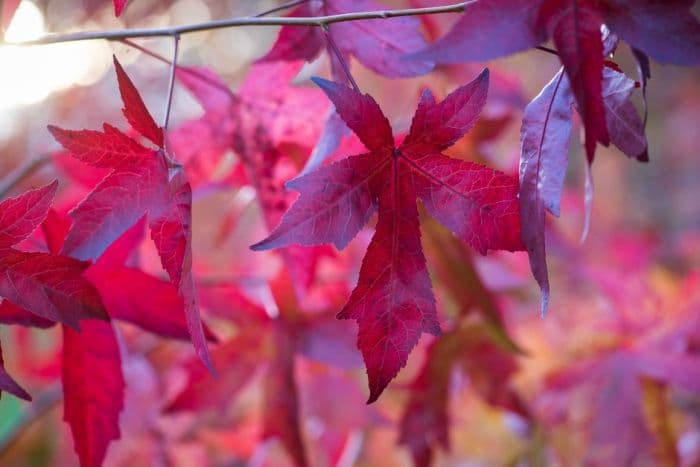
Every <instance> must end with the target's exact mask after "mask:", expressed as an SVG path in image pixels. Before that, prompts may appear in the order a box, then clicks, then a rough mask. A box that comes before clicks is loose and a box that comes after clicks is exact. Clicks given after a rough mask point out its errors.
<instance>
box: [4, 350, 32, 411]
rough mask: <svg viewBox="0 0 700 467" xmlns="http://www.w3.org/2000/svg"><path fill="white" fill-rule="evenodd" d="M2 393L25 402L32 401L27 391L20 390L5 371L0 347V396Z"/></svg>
mask: <svg viewBox="0 0 700 467" xmlns="http://www.w3.org/2000/svg"><path fill="white" fill-rule="evenodd" d="M2 391H6V392H9V393H10V394H12V395H13V396H15V397H19V398H20V399H24V400H26V401H31V400H32V396H30V395H29V394H28V393H27V391H25V390H24V389H22V387H21V386H20V385H19V384H17V382H16V381H15V380H14V379H12V376H10V375H9V374H8V373H7V371H5V366H4V362H3V359H2V347H0V395H2Z"/></svg>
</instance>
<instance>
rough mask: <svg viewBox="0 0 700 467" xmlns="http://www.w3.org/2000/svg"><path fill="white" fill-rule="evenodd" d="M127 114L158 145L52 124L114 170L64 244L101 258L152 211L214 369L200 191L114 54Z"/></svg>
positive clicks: (81, 155) (70, 251) (160, 245)
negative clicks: (202, 304)
mask: <svg viewBox="0 0 700 467" xmlns="http://www.w3.org/2000/svg"><path fill="white" fill-rule="evenodd" d="M114 66H115V69H116V73H117V79H118V82H119V92H120V94H121V97H122V101H123V103H124V109H123V112H124V116H125V117H126V119H127V120H128V122H129V124H130V125H131V126H132V128H133V129H134V130H136V131H137V132H138V133H139V134H141V135H142V136H144V137H145V138H147V139H149V140H150V141H151V142H153V143H154V144H155V145H156V146H158V147H157V148H155V149H153V148H150V147H146V146H143V145H142V144H141V143H140V142H138V141H136V140H135V139H133V138H131V137H129V136H127V135H126V134H124V133H122V132H121V131H120V130H118V129H117V128H115V127H113V126H111V125H108V124H104V125H103V131H93V130H80V131H72V130H63V129H60V128H57V127H54V126H49V131H50V132H51V134H52V135H53V136H54V138H56V140H57V141H58V142H59V143H61V145H62V146H63V147H64V148H65V149H66V150H67V151H68V152H69V153H70V154H71V155H72V156H73V157H75V158H76V159H78V160H80V161H82V162H84V163H86V164H88V165H91V166H93V167H98V168H106V169H111V172H110V173H109V174H108V175H107V176H106V177H105V178H104V179H103V180H102V181H101V182H100V183H99V184H98V185H97V186H96V187H95V188H94V189H93V190H92V191H91V192H90V194H89V195H88V196H87V197H86V198H85V199H84V200H83V201H82V202H81V203H80V204H79V205H78V206H77V207H76V208H75V209H73V210H72V211H71V212H70V213H69V215H70V217H71V219H72V220H73V224H72V226H71V228H70V230H69V231H68V235H67V237H66V240H65V243H64V245H63V249H62V252H63V253H64V254H67V255H71V256H74V257H76V258H79V259H97V258H99V257H100V255H102V253H103V252H104V251H105V250H106V249H107V247H108V246H109V245H111V244H112V243H113V242H114V241H116V240H117V239H118V238H119V237H120V236H121V235H122V234H123V233H124V232H126V231H127V230H128V229H129V228H130V227H131V226H133V225H134V224H136V222H137V221H139V219H141V218H142V217H143V216H144V215H147V217H148V219H149V225H150V228H151V236H152V238H153V240H154V242H155V244H156V247H157V249H158V253H159V255H160V258H161V263H162V265H163V268H164V269H165V270H166V271H167V273H168V275H169V276H170V280H171V282H172V284H173V285H174V286H175V287H176V288H177V290H178V293H179V294H180V296H181V297H182V299H183V300H184V302H185V307H184V312H185V318H186V322H187V328H188V330H189V333H190V336H191V339H192V343H193V345H194V348H195V351H196V352H197V355H199V357H200V358H201V360H202V362H204V364H205V365H206V366H207V367H208V368H209V369H210V370H211V371H213V366H212V364H211V358H210V357H209V351H208V348H207V345H206V338H205V336H204V330H203V326H202V321H201V317H200V314H199V307H198V305H197V297H196V293H195V289H194V280H193V277H192V272H191V269H192V242H191V235H192V233H191V203H192V192H191V189H190V185H189V183H188V182H187V180H186V178H185V176H184V174H183V173H182V172H181V171H177V172H176V173H175V174H174V175H173V176H170V173H169V169H168V166H169V157H168V155H167V154H166V151H165V148H164V146H163V145H164V135H163V129H162V128H160V127H159V126H158V125H157V124H156V123H155V121H154V120H153V117H152V116H151V114H150V113H149V112H148V109H147V108H146V106H145V105H144V103H143V100H142V98H141V96H140V95H139V93H138V91H137V89H136V87H135V86H134V84H133V83H132V82H131V80H130V79H129V77H128V76H127V74H126V73H125V72H124V70H123V69H122V67H121V65H120V64H119V62H118V61H117V59H116V57H114Z"/></svg>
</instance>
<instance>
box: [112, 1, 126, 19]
mask: <svg viewBox="0 0 700 467" xmlns="http://www.w3.org/2000/svg"><path fill="white" fill-rule="evenodd" d="M128 1H129V0H114V16H120V15H121V14H122V12H123V11H124V7H126V4H127V3H128Z"/></svg>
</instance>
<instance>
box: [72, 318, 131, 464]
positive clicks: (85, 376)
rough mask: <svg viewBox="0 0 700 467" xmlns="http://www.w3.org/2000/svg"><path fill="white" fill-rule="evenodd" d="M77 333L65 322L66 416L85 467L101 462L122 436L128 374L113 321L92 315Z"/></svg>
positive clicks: (76, 448)
mask: <svg viewBox="0 0 700 467" xmlns="http://www.w3.org/2000/svg"><path fill="white" fill-rule="evenodd" d="M83 324H84V325H83V331H82V332H81V333H77V332H75V331H73V330H71V329H69V328H67V327H65V326H64V327H63V372H62V380H63V395H64V419H65V421H66V422H67V423H68V425H70V428H71V431H72V433H73V442H74V444H75V451H76V452H77V453H78V457H79V458H80V465H81V467H99V466H101V465H102V461H103V460H104V458H105V454H106V453H107V447H108V446H109V443H110V442H111V441H112V440H114V439H118V438H119V437H120V432H119V414H120V413H121V411H122V409H123V408H124V378H123V376H122V367H121V358H120V356H119V345H118V344H117V340H116V337H115V335H114V330H113V329H112V324H111V323H105V322H101V321H94V320H89V321H85V322H84V323H83Z"/></svg>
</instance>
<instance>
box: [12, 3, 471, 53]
mask: <svg viewBox="0 0 700 467" xmlns="http://www.w3.org/2000/svg"><path fill="white" fill-rule="evenodd" d="M475 1H476V0H470V1H466V2H459V3H454V4H451V5H445V6H437V7H427V8H406V9H397V10H382V11H364V12H356V13H342V14H338V15H327V16H316V17H298V18H290V17H272V18H261V17H257V18H251V17H248V18H230V19H223V20H214V21H206V22H202V23H193V24H185V25H182V26H171V27H163V28H133V29H115V30H112V31H84V32H74V33H68V34H48V35H46V36H44V37H40V38H38V39H33V40H29V41H22V42H13V43H12V44H13V45H42V44H55V43H58V42H76V41H89V40H109V41H118V40H122V39H130V38H137V37H175V36H181V35H183V34H189V33H194V32H201V31H211V30H214V29H223V28H232V27H238V26H314V27H324V26H326V25H329V24H333V23H342V22H347V21H359V20H370V19H386V18H396V17H400V16H419V15H435V14H442V13H461V12H463V11H464V8H465V7H466V6H467V5H469V4H471V3H474V2H475ZM3 43H4V42H0V44H3Z"/></svg>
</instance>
